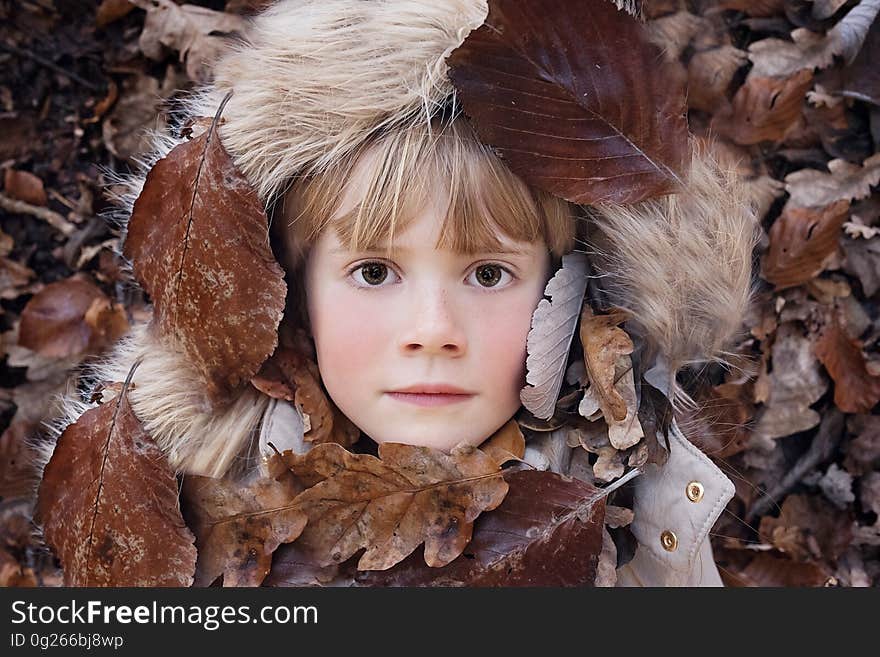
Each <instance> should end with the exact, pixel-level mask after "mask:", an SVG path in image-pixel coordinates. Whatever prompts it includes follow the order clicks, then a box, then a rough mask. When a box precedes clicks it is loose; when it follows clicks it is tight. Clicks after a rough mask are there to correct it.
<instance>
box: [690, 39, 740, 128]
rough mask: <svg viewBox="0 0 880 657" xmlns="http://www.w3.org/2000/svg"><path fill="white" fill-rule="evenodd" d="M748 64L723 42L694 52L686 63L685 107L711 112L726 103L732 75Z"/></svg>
mask: <svg viewBox="0 0 880 657" xmlns="http://www.w3.org/2000/svg"><path fill="white" fill-rule="evenodd" d="M747 63H748V55H746V53H745V52H743V51H742V50H740V49H738V48H734V47H733V46H730V45H724V46H721V47H720V48H713V49H712V50H704V51H702V52H698V53H694V56H693V57H691V59H690V61H689V62H688V90H689V93H688V106H689V107H690V108H691V109H698V110H703V111H704V112H714V111H715V110H716V109H718V108H719V107H720V106H722V105H724V104H726V103H727V102H728V100H727V91H728V89H729V88H730V84H731V81H732V80H733V75H734V74H735V73H736V72H737V71H738V70H739V69H740V68H742V67H743V66H744V65H745V64H747Z"/></svg>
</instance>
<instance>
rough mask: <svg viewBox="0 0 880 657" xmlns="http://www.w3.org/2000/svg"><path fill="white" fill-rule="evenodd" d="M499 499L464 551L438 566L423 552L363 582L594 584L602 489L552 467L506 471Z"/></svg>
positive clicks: (364, 575)
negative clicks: (427, 561) (428, 564)
mask: <svg viewBox="0 0 880 657" xmlns="http://www.w3.org/2000/svg"><path fill="white" fill-rule="evenodd" d="M505 478H506V480H507V482H508V484H509V485H510V491H509V492H508V494H507V496H506V497H505V498H504V501H503V502H502V503H501V505H500V506H499V507H498V508H497V509H495V510H494V511H492V512H490V513H484V514H483V515H481V516H480V517H479V518H477V520H476V522H475V523H474V535H473V539H472V540H471V542H470V543H468V545H467V547H466V548H465V550H464V553H463V554H462V555H461V556H460V557H458V558H457V559H455V560H454V561H452V562H451V563H450V564H448V565H447V566H444V567H443V568H440V569H435V568H428V567H426V566H425V564H424V561H423V560H422V559H421V554H419V553H418V552H415V553H413V554H412V555H410V556H409V557H408V558H407V559H406V560H404V561H403V562H401V563H400V564H398V565H397V566H395V567H394V568H391V569H390V570H387V571H381V572H366V573H357V574H356V577H355V579H356V581H357V583H358V584H360V585H362V586H592V585H593V581H594V579H595V577H596V566H597V564H598V561H599V552H600V551H601V549H602V527H603V521H604V517H605V498H604V497H602V496H601V490H599V489H597V488H595V487H593V486H591V485H590V484H588V483H586V482H583V481H580V480H578V479H569V478H566V477H562V476H560V475H558V474H555V473H552V472H539V471H535V470H525V471H521V472H514V473H512V474H510V475H507V476H506V477H505Z"/></svg>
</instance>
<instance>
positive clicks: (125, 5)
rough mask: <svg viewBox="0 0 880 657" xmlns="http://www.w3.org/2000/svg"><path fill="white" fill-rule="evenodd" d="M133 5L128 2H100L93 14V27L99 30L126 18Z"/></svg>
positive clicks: (108, 0) (119, 0)
mask: <svg viewBox="0 0 880 657" xmlns="http://www.w3.org/2000/svg"><path fill="white" fill-rule="evenodd" d="M132 9H134V5H133V4H132V3H131V2H129V0H101V4H100V5H98V10H97V12H95V27H98V28H101V27H104V26H105V25H109V24H110V23H112V22H113V21H118V20H119V19H120V18H122V17H123V16H127V15H128V14H129V13H130V12H131V10H132Z"/></svg>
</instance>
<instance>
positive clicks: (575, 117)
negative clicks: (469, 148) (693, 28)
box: [447, 0, 690, 203]
mask: <svg viewBox="0 0 880 657" xmlns="http://www.w3.org/2000/svg"><path fill="white" fill-rule="evenodd" d="M550 26H552V30H551V29H549V27H550ZM624 52H625V53H626V57H625V58H622V57H621V53H624ZM551 54H552V55H551ZM447 62H448V64H449V66H450V70H449V77H450V79H451V80H452V82H453V84H454V86H455V88H456V90H457V92H458V97H459V98H460V99H461V103H462V106H463V107H464V109H465V112H466V113H467V115H468V116H469V117H470V118H471V119H472V120H473V122H474V125H475V127H476V129H477V132H478V133H479V134H480V137H481V139H482V140H483V141H484V142H486V143H487V144H490V145H491V146H493V147H494V148H495V149H497V150H498V152H499V153H500V154H501V155H502V157H504V159H505V160H506V161H507V163H508V164H509V165H510V167H511V168H512V169H513V170H514V171H515V172H516V173H518V174H519V175H520V176H522V177H523V178H524V179H525V180H526V181H527V182H529V183H531V184H532V185H535V186H536V187H539V188H541V189H544V190H546V191H548V192H551V193H553V194H556V195H557V196H561V197H563V198H566V199H568V200H569V201H573V202H576V203H595V202H597V201H610V202H615V203H635V202H636V201H640V200H643V199H646V198H650V197H652V196H656V195H659V194H668V193H670V192H673V191H676V188H677V187H678V184H679V182H680V179H681V178H682V177H683V176H684V172H686V171H687V170H688V169H689V162H690V148H689V144H688V140H687V117H686V106H685V96H684V89H683V85H682V84H680V83H679V82H677V81H676V78H675V76H674V75H673V73H672V72H671V69H670V67H669V66H668V65H667V64H666V63H664V62H663V61H662V58H661V57H659V56H658V52H657V49H656V48H655V47H654V46H653V45H652V44H651V43H650V42H649V41H648V39H647V35H646V33H645V31H644V28H643V26H642V25H641V24H640V23H639V21H638V20H637V19H635V18H633V17H631V16H629V15H628V14H626V13H624V12H621V11H618V10H617V9H616V8H615V7H614V6H613V5H612V4H611V3H609V2H608V1H607V0H584V1H582V2H578V3H574V4H572V3H565V2H558V1H553V0H541V1H536V2H528V3H523V2H516V1H514V0H492V1H490V2H489V14H488V17H487V19H486V22H485V24H484V25H482V26H481V27H479V28H478V29H476V30H474V31H472V32H471V33H470V34H469V35H468V36H467V38H466V39H465V40H464V43H463V44H462V45H461V46H460V47H459V48H457V49H456V50H454V51H453V52H452V54H451V55H450V56H449V57H448V58H447Z"/></svg>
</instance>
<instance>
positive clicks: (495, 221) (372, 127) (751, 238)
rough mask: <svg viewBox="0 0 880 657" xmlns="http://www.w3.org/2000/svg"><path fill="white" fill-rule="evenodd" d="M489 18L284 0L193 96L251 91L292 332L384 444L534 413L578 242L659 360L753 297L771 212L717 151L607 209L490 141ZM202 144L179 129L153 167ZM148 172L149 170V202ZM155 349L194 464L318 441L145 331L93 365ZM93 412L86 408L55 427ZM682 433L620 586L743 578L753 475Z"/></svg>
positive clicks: (723, 329) (640, 517)
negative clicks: (476, 45) (217, 382)
mask: <svg viewBox="0 0 880 657" xmlns="http://www.w3.org/2000/svg"><path fill="white" fill-rule="evenodd" d="M486 14H487V6H486V3H485V2H483V1H480V0H449V1H446V2H442V3H435V2H431V3H428V2H415V1H412V0H383V1H381V2H360V1H358V0H322V1H321V2H317V1H308V0H281V1H279V2H277V3H276V4H275V5H273V6H272V7H270V8H269V9H268V10H266V11H265V12H264V13H262V14H261V15H259V16H257V17H256V18H255V19H254V21H253V24H252V27H251V30H250V32H249V33H248V34H247V35H246V39H245V40H244V41H243V43H242V45H241V46H239V47H237V48H236V49H235V50H234V51H232V52H230V53H229V54H227V55H226V56H224V57H223V58H222V59H221V60H220V61H219V62H218V63H217V65H216V68H215V74H216V79H215V81H214V83H213V84H212V85H211V86H210V87H208V88H206V89H203V90H202V91H201V92H200V93H198V94H196V95H194V96H193V98H192V100H191V101H190V103H189V106H188V111H187V113H188V115H189V117H191V118H192V119H197V118H199V117H205V116H213V115H214V114H215V112H216V111H217V108H218V107H219V106H220V104H221V100H222V99H223V98H224V97H225V96H226V95H227V93H228V92H229V91H232V92H233V94H232V96H231V98H230V99H229V101H228V105H227V106H226V107H225V109H224V111H223V114H222V119H221V123H220V124H219V135H220V138H221V141H222V143H223V145H224V147H225V148H226V149H227V150H228V151H229V153H230V154H231V155H232V157H233V159H234V161H235V164H236V165H237V167H238V168H239V170H240V171H241V172H242V173H243V174H244V176H245V177H246V178H247V180H248V181H249V183H250V184H251V185H252V186H253V187H254V189H255V190H256V191H257V194H258V196H259V199H260V201H261V202H262V203H263V204H264V206H265V207H266V209H267V211H268V213H269V216H270V218H271V235H272V246H273V249H274V250H275V252H276V254H277V256H278V259H279V261H280V262H281V263H282V264H283V265H284V267H285V269H286V273H287V280H288V283H289V292H288V304H287V312H286V314H285V319H284V321H283V323H282V329H284V330H286V329H289V328H292V327H297V328H302V329H304V330H305V331H306V334H307V335H308V336H309V337H310V338H311V340H312V341H313V344H311V345H310V347H311V348H313V349H314V357H315V361H316V362H317V365H318V370H319V374H320V379H321V382H322V384H323V388H324V389H325V390H326V393H327V395H328V396H329V398H330V399H331V400H332V402H333V403H334V404H335V406H336V408H338V410H339V411H340V412H341V413H342V415H343V416H344V418H343V420H342V421H343V422H350V423H351V424H353V425H354V427H356V429H357V430H359V431H362V432H363V433H364V434H365V435H366V437H365V438H364V437H362V438H361V441H363V440H372V441H375V442H376V443H382V442H401V443H408V444H413V445H423V446H429V447H434V448H437V449H442V450H449V449H451V448H452V447H454V446H455V445H457V444H460V443H467V444H470V445H474V446H478V445H480V444H482V443H483V442H484V441H485V440H486V439H487V438H488V437H490V436H491V435H493V433H495V432H496V431H497V430H498V429H499V428H501V427H502V426H503V425H505V423H507V422H508V421H509V420H510V419H511V418H512V417H514V416H520V414H521V409H520V403H521V402H520V391H521V390H522V389H523V387H524V386H525V384H526V367H525V364H526V357H527V349H526V344H527V336H528V334H529V330H530V328H531V322H532V317H533V313H534V311H535V309H536V307H537V305H538V302H539V301H540V300H541V299H542V296H543V294H544V291H545V287H546V284H547V281H548V280H549V279H550V278H551V277H552V276H553V274H554V273H555V272H556V271H558V270H559V268H560V266H561V265H562V262H563V261H562V257H563V256H564V255H566V254H568V253H571V252H572V251H574V250H575V249H576V246H578V245H579V244H580V245H581V246H583V244H584V243H588V245H589V249H588V253H591V254H592V255H594V256H595V257H594V263H593V265H594V269H595V270H596V271H597V276H596V279H595V281H596V282H597V283H598V290H599V291H600V292H601V294H603V295H605V296H607V298H608V299H609V300H610V301H611V302H612V303H613V304H614V305H616V306H619V307H622V308H625V309H627V310H629V311H630V312H631V313H632V315H633V322H631V324H632V327H633V328H632V331H633V333H634V334H636V335H638V336H639V344H640V345H641V346H642V348H641V349H640V353H639V355H640V357H641V359H642V361H643V365H644V364H646V363H647V364H649V365H650V364H655V363H656V364H657V365H658V370H655V371H659V370H662V368H663V365H664V363H668V364H669V365H668V367H669V368H671V369H672V373H673V374H674V370H675V369H677V367H678V365H680V364H681V363H683V362H698V361H700V360H711V359H715V358H717V357H718V356H719V354H721V353H722V350H723V347H724V346H725V345H726V344H727V343H729V341H730V340H731V338H732V337H733V336H734V335H735V334H736V331H737V330H738V328H739V323H740V319H741V317H742V316H743V314H744V313H745V311H746V307H747V304H748V301H749V296H750V264H751V250H752V248H753V246H754V243H755V228H754V223H753V222H752V221H751V219H750V217H749V216H748V211H747V208H746V206H745V205H746V204H745V203H744V202H743V197H742V192H741V190H740V189H739V187H738V186H737V184H736V181H735V180H733V179H732V177H731V176H730V175H729V174H727V173H726V172H724V171H721V170H720V169H719V168H718V166H717V165H716V164H715V163H714V162H713V161H712V159H711V158H710V157H709V156H708V155H707V154H705V153H703V152H696V153H695V154H694V159H693V163H692V165H691V169H690V177H689V180H688V186H687V187H686V188H685V189H684V190H683V191H682V192H681V193H680V194H677V195H675V196H667V197H661V198H659V199H653V200H650V201H644V202H640V203H637V204H634V205H631V206H619V205H613V204H610V203H603V204H601V205H599V206H597V207H596V208H584V207H582V206H579V205H577V204H573V203H570V202H568V201H565V200H563V199H561V198H559V197H557V196H555V195H553V194H550V193H548V192H545V191H541V190H539V189H536V188H533V187H531V186H529V185H527V184H526V183H525V182H524V181H523V180H522V179H521V178H520V177H518V176H517V175H516V174H514V173H513V172H512V171H511V169H509V168H508V166H507V165H506V164H505V162H504V161H503V160H502V159H500V158H499V157H498V155H496V154H495V153H494V152H493V150H492V149H491V148H490V147H489V146H487V145H485V144H484V143H482V142H481V140H480V139H479V137H478V136H477V134H476V132H474V130H473V128H472V127H471V126H470V124H469V122H468V120H467V118H466V117H465V116H464V114H463V113H462V112H461V109H460V107H459V106H458V104H457V102H456V99H455V93H454V91H453V88H452V85H451V83H450V81H449V79H448V76H447V70H446V62H445V60H446V57H447V56H448V55H449V53H450V52H452V51H453V50H454V49H456V48H457V47H458V46H459V45H460V44H461V43H462V40H463V39H464V38H465V37H466V36H467V34H468V33H469V32H470V31H471V30H473V29H475V28H477V27H479V26H480V25H481V24H482V23H483V21H484V20H485V18H486ZM645 111H649V110H645ZM181 141H183V140H182V139H175V138H172V137H169V136H160V137H159V138H158V139H157V152H156V153H155V157H154V158H153V160H152V161H151V162H148V163H147V164H152V163H153V162H155V161H156V160H158V159H159V158H160V157H162V156H164V155H165V154H166V153H168V152H169V151H170V150H171V148H172V147H174V146H175V145H176V144H177V143H179V142H181ZM143 180H144V179H143V178H138V179H133V180H131V181H129V182H130V194H129V201H130V202H131V203H132V204H133V202H134V199H136V198H137V196H138V194H139V193H140V190H141V186H142V185H143ZM628 328H629V326H628ZM136 360H140V361H141V362H140V365H139V367H138V368H137V370H136V372H135V374H134V378H133V385H132V387H131V388H130V390H129V393H128V394H129V399H130V403H131V405H132V408H133V410H134V412H135V414H136V415H137V417H138V418H139V419H140V421H141V422H142V424H143V426H144V429H145V430H146V432H147V433H149V434H150V435H151V436H152V437H153V439H154V440H155V441H156V443H157V444H158V445H159V447H160V448H161V449H162V450H163V451H164V452H165V454H166V455H167V456H168V459H169V461H170V463H171V465H172V467H173V468H175V470H176V471H177V472H178V473H179V474H201V475H208V476H211V477H228V478H239V477H241V478H246V477H248V476H249V475H250V474H252V473H253V472H255V471H259V469H260V467H261V465H262V462H263V461H262V460H263V459H264V458H265V457H268V456H270V455H271V454H272V453H273V451H272V449H271V447H270V446H269V443H272V444H273V445H274V446H275V447H277V448H278V449H279V450H284V449H293V450H294V451H295V452H298V453H302V452H305V451H306V450H307V449H308V447H309V445H308V444H307V443H306V442H304V441H303V434H304V433H305V432H306V431H307V430H308V427H307V426H306V425H307V422H308V418H307V417H304V415H303V413H302V409H301V408H298V407H297V406H296V405H294V404H292V403H289V402H286V401H283V400H278V399H275V398H271V397H269V396H267V395H265V394H263V393H262V392H260V391H258V390H257V389H256V388H255V387H251V386H244V387H242V388H241V389H240V391H239V392H238V393H237V395H236V397H235V398H234V399H233V400H232V401H231V402H230V403H229V404H227V405H225V406H223V407H216V406H211V405H210V404H208V403H207V402H206V399H205V397H204V396H203V393H202V392H201V391H202V390H203V389H204V382H203V380H202V379H201V376H200V373H199V372H198V371H197V370H196V368H194V367H193V365H192V364H191V363H190V362H189V361H188V359H187V357H186V356H185V355H183V354H182V353H180V352H179V351H177V350H175V349H174V348H172V347H171V346H170V345H169V344H167V343H166V342H165V341H163V339H162V338H161V337H160V336H159V335H158V334H157V333H156V332H155V331H149V330H147V327H146V326H138V327H135V328H133V329H132V332H131V333H130V335H129V336H127V337H126V338H125V339H124V340H123V341H122V342H121V343H120V344H119V345H118V347H117V348H116V350H115V351H114V353H113V354H112V355H111V357H110V358H109V359H108V360H107V361H106V362H104V363H102V364H100V365H99V366H97V367H96V368H95V371H94V378H95V380H96V381H98V382H109V381H123V380H124V379H125V377H126V374H127V373H128V372H129V369H130V368H131V366H132V364H133V363H134V362H135V361H136ZM643 369H644V370H647V369H649V368H648V367H647V366H644V367H643ZM661 378H664V377H661ZM668 379H669V374H668V373H667V376H666V377H665V380H668ZM658 386H659V387H661V388H665V387H666V386H664V385H663V384H662V383H660V384H658ZM666 392H667V393H669V394H670V396H672V395H673V392H672V391H670V390H668V389H666ZM91 397H92V395H91V394H89V395H87V397H86V398H87V399H90V398H91ZM88 407H89V404H87V403H85V402H79V401H76V400H73V399H71V400H68V410H69V412H68V414H67V416H66V418H65V419H64V420H62V421H59V422H58V424H57V426H56V434H57V433H60V431H62V430H63V429H64V427H65V426H67V425H68V424H69V423H71V422H73V421H75V419H76V418H77V417H78V416H79V415H80V414H81V413H82V412H83V411H84V410H85V409H87V408H88ZM526 434H527V438H535V439H534V440H531V441H530V442H529V446H528V449H527V453H526V460H527V461H529V462H531V463H532V464H533V465H535V466H536V467H540V468H543V469H551V470H553V471H557V472H561V473H565V474H568V473H569V472H571V473H573V474H574V473H575V472H576V468H575V466H574V464H575V463H576V462H577V458H576V457H574V456H573V455H574V454H580V455H583V454H584V452H583V450H582V449H581V447H580V446H577V447H575V448H571V447H569V446H568V445H567V444H566V441H565V437H566V434H565V432H564V431H554V432H552V433H550V434H547V435H545V436H543V437H542V438H540V439H537V437H536V436H533V435H532V434H529V433H528V432H526ZM668 440H669V442H668V445H669V453H668V457H667V459H666V463H665V465H663V466H659V465H650V466H647V467H646V469H645V472H644V473H643V474H641V475H640V476H639V477H637V478H636V480H635V482H634V508H633V511H634V520H633V522H632V527H631V529H632V533H633V535H634V536H635V538H636V539H637V540H638V542H639V545H638V548H637V550H636V554H635V557H634V558H633V559H632V560H631V561H629V562H628V563H627V564H625V565H624V566H622V567H621V568H620V569H619V570H618V572H617V573H616V581H617V583H618V584H619V585H644V586H662V585H720V583H721V580H720V577H719V575H718V571H717V568H716V567H715V565H714V562H713V559H712V553H711V547H710V544H709V541H708V538H707V536H708V532H709V530H710V529H711V527H712V525H713V524H714V522H715V520H716V519H717V517H718V515H719V514H720V512H721V510H722V509H723V508H724V506H725V505H726V503H727V501H728V500H729V499H730V498H731V497H732V495H733V486H732V484H731V482H730V481H729V480H728V479H727V477H725V476H724V475H723V474H722V473H721V471H720V470H719V469H718V468H717V467H716V466H715V465H714V464H713V463H712V462H711V461H710V460H709V459H708V458H707V457H706V456H705V455H703V454H702V453H701V452H700V451H699V450H698V449H696V448H695V447H694V446H693V445H692V444H691V443H690V442H689V441H688V440H687V439H686V438H685V437H684V436H683V435H682V434H681V432H680V431H679V430H678V427H677V425H676V424H675V423H674V422H673V424H672V427H671V429H670V432H669V436H668ZM51 452H52V443H51V442H49V443H47V444H45V445H44V446H43V448H42V450H41V453H40V459H39V460H40V462H39V463H38V464H37V467H38V468H41V467H42V466H43V465H44V464H45V463H46V462H47V461H48V459H49V458H50V456H51ZM613 580H614V578H613V577H612V578H611V581H612V582H613Z"/></svg>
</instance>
